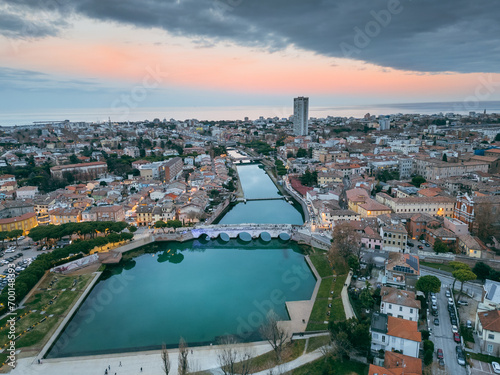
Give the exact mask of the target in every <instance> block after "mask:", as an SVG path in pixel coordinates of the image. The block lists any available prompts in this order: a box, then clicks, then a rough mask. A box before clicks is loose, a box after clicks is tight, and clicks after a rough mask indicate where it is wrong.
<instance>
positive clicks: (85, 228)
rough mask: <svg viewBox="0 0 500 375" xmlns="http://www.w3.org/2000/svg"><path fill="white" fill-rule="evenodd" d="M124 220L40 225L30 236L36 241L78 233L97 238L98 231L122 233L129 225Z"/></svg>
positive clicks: (84, 236)
mask: <svg viewBox="0 0 500 375" xmlns="http://www.w3.org/2000/svg"><path fill="white" fill-rule="evenodd" d="M127 226H128V225H127V223H125V222H123V221H84V222H80V223H65V224H61V225H53V224H49V225H39V226H37V227H34V228H32V229H31V230H30V232H29V234H28V236H29V237H30V238H31V239H32V240H33V241H35V242H38V241H42V240H43V241H44V242H51V241H53V240H59V239H61V238H63V237H65V236H71V235H73V234H76V235H78V236H80V237H81V239H87V238H95V237H96V236H97V234H98V233H110V232H112V233H120V232H121V231H122V230H124V229H125V228H126V227H127Z"/></svg>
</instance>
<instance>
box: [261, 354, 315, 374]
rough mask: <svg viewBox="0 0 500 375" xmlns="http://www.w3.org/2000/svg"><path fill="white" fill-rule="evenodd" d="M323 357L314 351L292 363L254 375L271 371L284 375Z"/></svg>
mask: <svg viewBox="0 0 500 375" xmlns="http://www.w3.org/2000/svg"><path fill="white" fill-rule="evenodd" d="M322 356H323V353H321V349H316V350H315V351H313V352H311V353H307V354H304V355H302V356H300V357H299V358H297V359H294V360H293V361H290V362H287V363H283V364H282V365H280V366H276V367H274V368H272V369H268V370H264V371H260V372H256V373H255V374H254V375H268V374H269V373H270V372H271V370H272V373H273V374H285V373H287V372H288V371H291V370H293V369H296V368H297V367H300V366H303V365H305V364H307V363H309V362H312V361H315V360H317V359H319V358H321V357H322Z"/></svg>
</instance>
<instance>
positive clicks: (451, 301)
mask: <svg viewBox="0 0 500 375" xmlns="http://www.w3.org/2000/svg"><path fill="white" fill-rule="evenodd" d="M448 305H453V298H451V297H449V298H448Z"/></svg>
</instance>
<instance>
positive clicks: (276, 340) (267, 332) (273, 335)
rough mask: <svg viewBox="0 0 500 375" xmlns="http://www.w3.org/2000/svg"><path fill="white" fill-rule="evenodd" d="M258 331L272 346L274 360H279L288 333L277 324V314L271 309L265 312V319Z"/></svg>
mask: <svg viewBox="0 0 500 375" xmlns="http://www.w3.org/2000/svg"><path fill="white" fill-rule="evenodd" d="M259 332H260V334H261V335H262V337H264V338H265V339H266V340H267V342H268V343H269V344H270V345H271V346H272V348H273V350H274V353H275V354H276V360H277V361H278V362H281V354H282V352H283V348H284V345H285V343H286V342H287V341H288V338H289V337H288V333H287V332H286V331H285V330H284V329H283V328H281V327H280V326H279V325H278V315H276V313H275V312H274V311H273V310H270V311H269V312H268V313H267V318H266V321H265V322H264V324H263V325H262V326H261V327H260V328H259Z"/></svg>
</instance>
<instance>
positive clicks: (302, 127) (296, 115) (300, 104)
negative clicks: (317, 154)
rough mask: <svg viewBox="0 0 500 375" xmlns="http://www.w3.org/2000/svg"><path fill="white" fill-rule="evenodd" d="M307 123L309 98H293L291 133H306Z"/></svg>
mask: <svg viewBox="0 0 500 375" xmlns="http://www.w3.org/2000/svg"><path fill="white" fill-rule="evenodd" d="M308 125H309V98H306V97H303V96H300V97H298V98H294V99H293V134H294V135H307V132H308Z"/></svg>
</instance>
